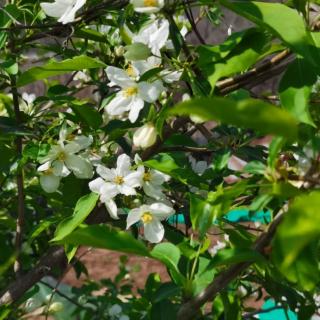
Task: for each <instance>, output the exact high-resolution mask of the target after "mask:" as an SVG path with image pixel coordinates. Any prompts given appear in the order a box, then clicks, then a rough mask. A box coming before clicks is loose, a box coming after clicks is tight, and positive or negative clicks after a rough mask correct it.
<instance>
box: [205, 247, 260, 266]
mask: <svg viewBox="0 0 320 320" xmlns="http://www.w3.org/2000/svg"><path fill="white" fill-rule="evenodd" d="M265 261H266V260H265V258H264V257H263V256H262V255H261V254H260V253H259V252H257V251H255V250H252V249H249V248H229V249H222V250H219V251H218V252H217V254H216V255H215V256H214V257H213V259H212V260H211V262H210V265H209V266H210V268H215V267H217V266H223V265H229V264H234V263H239V262H265Z"/></svg>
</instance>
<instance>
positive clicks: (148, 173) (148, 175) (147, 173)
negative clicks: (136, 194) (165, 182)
mask: <svg viewBox="0 0 320 320" xmlns="http://www.w3.org/2000/svg"><path fill="white" fill-rule="evenodd" d="M143 181H145V182H148V181H151V173H150V172H146V173H145V174H144V175H143Z"/></svg>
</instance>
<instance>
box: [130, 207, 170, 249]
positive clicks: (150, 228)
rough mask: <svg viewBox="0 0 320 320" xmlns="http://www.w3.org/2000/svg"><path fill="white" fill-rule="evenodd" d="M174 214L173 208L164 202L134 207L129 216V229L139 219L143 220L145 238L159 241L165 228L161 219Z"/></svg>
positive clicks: (150, 240) (153, 241)
mask: <svg viewBox="0 0 320 320" xmlns="http://www.w3.org/2000/svg"><path fill="white" fill-rule="evenodd" d="M173 214H174V210H173V208H171V207H169V206H167V205H165V204H163V203H153V204H151V205H142V206H141V207H140V208H136V209H132V210H131V211H130V212H129V214H128V217H127V229H128V228H130V227H131V226H132V225H133V224H135V223H137V222H138V221H141V222H142V223H143V227H144V236H145V238H146V239H147V240H148V241H149V242H152V243H158V242H160V241H161V240H162V239H163V236H164V228H163V225H162V223H161V221H162V220H165V219H167V218H168V217H170V216H171V215H173Z"/></svg>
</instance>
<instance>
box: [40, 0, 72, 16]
mask: <svg viewBox="0 0 320 320" xmlns="http://www.w3.org/2000/svg"><path fill="white" fill-rule="evenodd" d="M40 6H41V8H42V10H43V11H44V13H45V14H46V15H47V16H49V17H54V18H59V17H61V16H62V15H63V14H64V12H65V10H66V5H65V4H64V3H62V2H58V1H56V2H52V3H50V2H42V3H40Z"/></svg>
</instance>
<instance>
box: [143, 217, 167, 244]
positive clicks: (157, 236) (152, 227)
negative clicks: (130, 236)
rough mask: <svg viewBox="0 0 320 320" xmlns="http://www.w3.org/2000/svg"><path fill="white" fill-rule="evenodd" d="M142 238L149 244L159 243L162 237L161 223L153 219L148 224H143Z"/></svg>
mask: <svg viewBox="0 0 320 320" xmlns="http://www.w3.org/2000/svg"><path fill="white" fill-rule="evenodd" d="M144 236H145V238H146V239H147V240H148V241H149V242H151V243H158V242H160V241H161V240H162V239H163V236H164V228H163V225H162V224H161V222H160V221H159V220H157V219H153V220H152V221H151V222H150V223H147V224H145V225H144Z"/></svg>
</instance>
